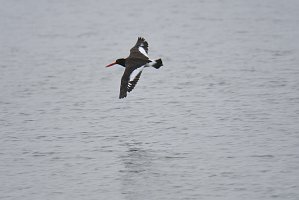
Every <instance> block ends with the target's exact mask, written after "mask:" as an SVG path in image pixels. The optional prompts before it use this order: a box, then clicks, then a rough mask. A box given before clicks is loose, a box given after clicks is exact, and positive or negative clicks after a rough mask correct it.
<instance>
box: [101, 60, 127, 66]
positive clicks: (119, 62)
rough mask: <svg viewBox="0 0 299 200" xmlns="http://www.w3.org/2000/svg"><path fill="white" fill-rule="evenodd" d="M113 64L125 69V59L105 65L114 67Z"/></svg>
mask: <svg viewBox="0 0 299 200" xmlns="http://www.w3.org/2000/svg"><path fill="white" fill-rule="evenodd" d="M115 64H119V65H121V66H123V67H125V66H126V59H125V58H119V59H117V60H116V61H115V62H113V63H111V64H109V65H107V66H106V67H111V66H112V65H115Z"/></svg>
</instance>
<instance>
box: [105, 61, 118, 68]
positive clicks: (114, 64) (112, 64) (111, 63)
mask: <svg viewBox="0 0 299 200" xmlns="http://www.w3.org/2000/svg"><path fill="white" fill-rule="evenodd" d="M115 64H116V62H113V63H111V64H109V65H107V66H106V67H111V66H112V65H115Z"/></svg>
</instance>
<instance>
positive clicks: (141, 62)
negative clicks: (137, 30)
mask: <svg viewBox="0 0 299 200" xmlns="http://www.w3.org/2000/svg"><path fill="white" fill-rule="evenodd" d="M115 64H118V65H121V66H123V67H125V71H124V74H123V76H122V78H121V84H120V92H119V98H120V99H122V98H125V97H126V96H127V92H131V91H132V90H133V89H134V87H135V86H136V84H137V82H138V80H139V78H140V76H141V74H142V70H143V69H144V68H146V67H154V68H156V69H159V68H160V67H161V66H163V63H162V60H161V58H159V59H156V60H151V59H149V57H148V43H147V41H146V40H145V39H144V38H142V37H138V39H137V42H136V44H135V46H134V47H132V48H131V50H130V55H129V56H128V57H127V58H119V59H117V60H116V61H115V62H113V63H111V64H109V65H107V66H106V67H111V66H112V65H115Z"/></svg>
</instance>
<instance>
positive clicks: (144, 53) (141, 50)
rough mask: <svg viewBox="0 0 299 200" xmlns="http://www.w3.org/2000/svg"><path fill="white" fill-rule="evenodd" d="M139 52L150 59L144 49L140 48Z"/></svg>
mask: <svg viewBox="0 0 299 200" xmlns="http://www.w3.org/2000/svg"><path fill="white" fill-rule="evenodd" d="M138 50H139V51H140V53H142V54H143V55H145V56H146V57H148V55H147V53H146V51H145V50H144V48H143V47H138Z"/></svg>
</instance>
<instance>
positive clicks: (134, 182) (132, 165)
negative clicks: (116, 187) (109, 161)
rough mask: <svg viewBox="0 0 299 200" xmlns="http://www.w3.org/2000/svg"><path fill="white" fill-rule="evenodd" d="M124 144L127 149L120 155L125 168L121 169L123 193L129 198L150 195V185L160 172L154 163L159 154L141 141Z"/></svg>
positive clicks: (129, 199)
mask: <svg viewBox="0 0 299 200" xmlns="http://www.w3.org/2000/svg"><path fill="white" fill-rule="evenodd" d="M122 146H125V147H126V151H125V152H124V154H123V155H121V156H120V160H121V162H122V164H123V169H122V170H120V171H119V172H120V181H121V193H122V195H124V197H125V199H128V200H131V199H132V200H133V199H139V198H138V197H140V198H142V196H143V197H144V196H146V195H150V193H151V190H152V188H151V187H150V185H151V184H152V183H153V182H155V177H157V175H158V174H159V172H158V170H157V168H156V167H155V163H154V162H155V160H156V159H157V155H156V154H155V153H154V152H153V151H152V150H150V149H145V148H144V147H143V143H141V142H137V141H130V142H125V143H123V144H122ZM152 192H153V191H152Z"/></svg>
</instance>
